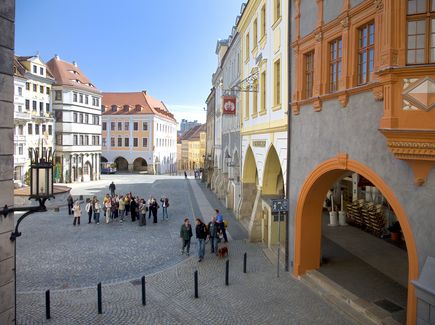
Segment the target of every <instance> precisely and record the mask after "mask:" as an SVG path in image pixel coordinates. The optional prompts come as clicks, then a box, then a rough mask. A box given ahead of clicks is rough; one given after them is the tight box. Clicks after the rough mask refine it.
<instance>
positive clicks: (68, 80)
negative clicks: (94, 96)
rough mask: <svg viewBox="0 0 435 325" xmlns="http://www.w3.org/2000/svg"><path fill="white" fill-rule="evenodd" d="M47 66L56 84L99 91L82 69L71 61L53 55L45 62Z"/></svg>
mask: <svg viewBox="0 0 435 325" xmlns="http://www.w3.org/2000/svg"><path fill="white" fill-rule="evenodd" d="M47 66H48V68H49V69H50V71H51V73H52V74H53V76H54V78H55V80H56V84H57V85H64V86H72V87H75V88H79V89H83V90H87V91H91V92H94V93H100V91H99V90H98V89H97V88H96V87H95V86H94V84H93V83H92V82H91V81H90V80H89V79H88V77H86V75H85V74H84V73H83V72H82V70H80V68H79V67H77V66H76V65H74V64H73V63H70V62H66V61H63V60H61V59H59V58H58V57H54V58H52V59H51V60H50V61H48V62H47Z"/></svg>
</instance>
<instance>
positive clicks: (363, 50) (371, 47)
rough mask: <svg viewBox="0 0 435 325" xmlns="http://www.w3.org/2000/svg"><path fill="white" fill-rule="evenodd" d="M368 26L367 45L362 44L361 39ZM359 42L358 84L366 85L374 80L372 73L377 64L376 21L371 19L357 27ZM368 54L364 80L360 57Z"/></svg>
mask: <svg viewBox="0 0 435 325" xmlns="http://www.w3.org/2000/svg"><path fill="white" fill-rule="evenodd" d="M370 26H373V43H372V44H370V35H371V33H370ZM365 28H367V35H366V36H367V39H366V41H367V43H366V46H364V47H363V46H362V44H361V40H362V35H363V30H364V29H365ZM356 31H357V42H358V46H357V60H356V64H357V69H356V72H357V85H358V86H362V85H366V84H368V83H370V82H371V81H372V74H373V72H374V66H375V55H376V51H375V44H376V25H375V21H374V20H370V21H368V22H366V23H364V24H362V25H360V26H358V28H357V30H356ZM371 51H373V70H372V71H370V52H371ZM364 53H365V54H366V62H365V64H364V70H365V75H366V77H365V79H364V80H362V70H361V63H360V58H361V55H362V54H364Z"/></svg>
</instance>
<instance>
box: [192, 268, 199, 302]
mask: <svg viewBox="0 0 435 325" xmlns="http://www.w3.org/2000/svg"><path fill="white" fill-rule="evenodd" d="M193 277H194V280H195V298H198V271H195V272H193Z"/></svg>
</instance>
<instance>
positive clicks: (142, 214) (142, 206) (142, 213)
mask: <svg viewBox="0 0 435 325" xmlns="http://www.w3.org/2000/svg"><path fill="white" fill-rule="evenodd" d="M147 210H148V208H147V205H146V203H145V200H144V199H141V200H140V203H139V226H146V224H147V218H146V214H147Z"/></svg>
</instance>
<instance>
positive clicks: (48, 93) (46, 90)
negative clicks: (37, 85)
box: [45, 87, 50, 95]
mask: <svg viewBox="0 0 435 325" xmlns="http://www.w3.org/2000/svg"><path fill="white" fill-rule="evenodd" d="M45 92H46V94H47V95H50V87H45Z"/></svg>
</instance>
